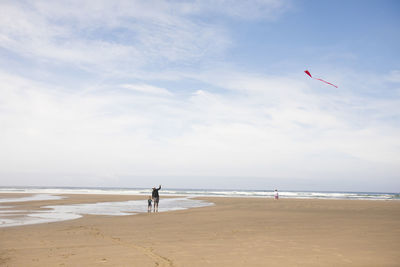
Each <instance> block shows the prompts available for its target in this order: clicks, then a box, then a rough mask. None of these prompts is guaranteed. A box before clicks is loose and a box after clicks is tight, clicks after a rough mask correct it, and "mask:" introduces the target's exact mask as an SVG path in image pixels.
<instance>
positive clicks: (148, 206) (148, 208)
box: [147, 197, 153, 212]
mask: <svg viewBox="0 0 400 267" xmlns="http://www.w3.org/2000/svg"><path fill="white" fill-rule="evenodd" d="M152 201H153V200H152V199H151V197H149V199H148V200H147V212H151V204H152V203H151V202H152Z"/></svg>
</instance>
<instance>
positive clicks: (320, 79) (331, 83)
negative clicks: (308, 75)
mask: <svg viewBox="0 0 400 267" xmlns="http://www.w3.org/2000/svg"><path fill="white" fill-rule="evenodd" d="M312 78H313V79H316V80H318V81H321V82H324V83H327V84H330V85H332V86H334V87H336V88H338V87H337V86H336V85H334V84H332V83H330V82H327V81H324V80H322V79H318V78H314V77H312Z"/></svg>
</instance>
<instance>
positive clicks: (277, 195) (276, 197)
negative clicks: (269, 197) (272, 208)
mask: <svg viewBox="0 0 400 267" xmlns="http://www.w3.org/2000/svg"><path fill="white" fill-rule="evenodd" d="M275 199H276V200H278V199H279V193H278V189H275Z"/></svg>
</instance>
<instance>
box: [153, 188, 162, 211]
mask: <svg viewBox="0 0 400 267" xmlns="http://www.w3.org/2000/svg"><path fill="white" fill-rule="evenodd" d="M160 189H161V185H160V186H159V187H158V188H155V187H153V192H152V193H151V197H152V198H153V202H154V209H153V211H154V212H156V211H157V212H158V202H159V201H160V195H159V194H158V190H160Z"/></svg>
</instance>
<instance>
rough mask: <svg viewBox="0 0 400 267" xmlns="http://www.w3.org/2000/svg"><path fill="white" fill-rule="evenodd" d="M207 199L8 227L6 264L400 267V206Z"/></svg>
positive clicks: (80, 199)
mask: <svg viewBox="0 0 400 267" xmlns="http://www.w3.org/2000/svg"><path fill="white" fill-rule="evenodd" d="M12 196H17V195H14V194H9V193H7V194H0V198H1V197H7V198H9V197H12ZM19 196H22V195H21V194H19ZM136 199H144V200H145V199H146V197H145V196H115V195H114V196H113V195H68V198H66V199H60V200H46V201H34V202H20V203H4V205H5V206H10V205H13V206H17V208H18V209H39V208H40V206H45V205H60V204H73V203H74V204H76V203H94V202H99V201H122V200H136ZM201 199H205V200H208V201H211V202H213V203H215V206H211V207H203V208H194V209H190V210H182V211H172V212H165V213H151V214H147V213H144V214H138V215H132V216H95V215H91V216H84V217H83V218H80V219H76V220H70V221H63V222H55V223H44V224H36V225H27V226H17V227H7V228H0V266H400V253H399V251H400V223H399V222H400V201H369V200H311V199H304V200H295V199H280V200H278V201H274V200H273V199H263V198H201ZM161 205H162V199H161V201H160V206H161Z"/></svg>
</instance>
